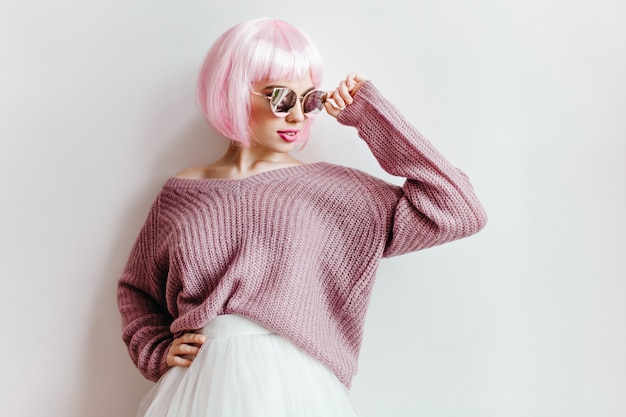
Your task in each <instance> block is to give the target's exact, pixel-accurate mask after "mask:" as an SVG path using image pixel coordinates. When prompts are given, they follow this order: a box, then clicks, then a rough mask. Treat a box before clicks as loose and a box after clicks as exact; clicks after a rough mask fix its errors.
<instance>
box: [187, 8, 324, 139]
mask: <svg viewBox="0 0 626 417" xmlns="http://www.w3.org/2000/svg"><path fill="white" fill-rule="evenodd" d="M306 76H311V80H312V81H313V84H314V87H315V88H319V85H320V84H321V81H322V80H321V78H322V68H321V60H320V57H319V53H318V52H317V48H316V47H315V46H314V45H313V43H312V42H311V41H310V40H309V38H308V37H307V36H306V35H305V34H304V33H302V32H301V31H300V30H298V29H296V28H295V27H293V26H292V25H290V24H289V23H287V22H283V21H281V20H272V19H255V20H249V21H245V22H242V23H239V24H238V25H236V26H234V27H232V28H230V29H229V30H227V31H226V32H224V34H222V35H221V36H220V37H219V38H218V39H217V40H216V41H215V43H214V44H213V46H212V47H211V49H210V50H209V52H208V54H207V56H206V58H205V60H204V63H203V64H202V68H201V70H200V75H199V77H198V85H197V101H198V105H199V107H200V110H201V111H202V113H203V114H204V117H205V118H206V119H207V121H208V122H209V123H211V124H212V125H213V126H214V127H215V128H216V129H217V130H218V131H219V132H220V133H221V134H222V135H224V136H226V137H227V138H228V139H231V140H234V141H237V142H239V143H240V144H242V145H243V146H249V145H250V129H249V118H250V109H251V91H252V86H253V84H255V83H258V82H262V81H272V80H281V79H286V80H289V81H291V80H297V79H300V78H303V77H306ZM310 122H311V119H308V120H307V121H306V124H305V126H304V129H303V130H304V131H303V132H302V133H303V134H302V141H306V138H307V137H308V133H309V130H310Z"/></svg>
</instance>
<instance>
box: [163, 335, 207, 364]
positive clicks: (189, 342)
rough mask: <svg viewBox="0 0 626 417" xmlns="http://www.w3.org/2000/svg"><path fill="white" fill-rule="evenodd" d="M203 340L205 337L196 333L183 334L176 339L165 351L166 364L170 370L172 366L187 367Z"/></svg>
mask: <svg viewBox="0 0 626 417" xmlns="http://www.w3.org/2000/svg"><path fill="white" fill-rule="evenodd" d="M205 340H206V336H204V335H202V334H198V333H184V334H183V335H182V336H180V337H177V338H176V339H174V341H173V342H172V345H171V346H170V349H169V350H168V351H167V358H166V362H167V364H168V365H169V366H170V368H171V367H173V366H183V367H185V368H187V367H189V365H191V362H192V361H193V360H194V359H195V358H196V355H197V354H198V352H199V351H200V346H202V344H203V343H204V341H205Z"/></svg>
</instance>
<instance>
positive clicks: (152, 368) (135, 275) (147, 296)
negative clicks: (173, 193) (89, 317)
mask: <svg viewBox="0 0 626 417" xmlns="http://www.w3.org/2000/svg"><path fill="white" fill-rule="evenodd" d="M161 234H162V228H161V227H160V225H159V200H158V199H157V201H156V202H155V203H154V205H153V206H152V209H151V210H150V213H149V214H148V218H147V220H146V222H145V224H144V225H143V227H142V229H141V231H140V233H139V236H138V238H137V240H136V242H135V245H134V247H133V249H132V251H131V254H130V258H129V259H128V262H127V264H126V267H125V269H124V272H123V274H122V276H121V277H120V279H119V282H118V290H117V301H118V307H119V310H120V313H121V315H122V328H123V334H122V338H123V340H124V343H126V346H127V347H128V352H129V354H130V357H131V359H132V361H133V362H134V363H135V365H136V366H137V368H139V370H140V371H141V373H142V374H143V375H144V376H145V377H146V378H148V379H150V380H152V381H156V380H158V379H159V378H160V377H161V375H163V374H164V373H165V371H167V370H168V369H169V366H168V365H167V363H166V355H167V351H168V349H169V346H170V345H171V343H172V340H173V335H172V333H171V331H170V324H171V323H172V321H173V318H172V317H171V315H170V314H169V313H168V310H167V308H166V301H165V285H166V280H167V269H168V266H167V265H168V260H167V249H166V248H165V246H164V245H163V240H164V239H162V238H161Z"/></svg>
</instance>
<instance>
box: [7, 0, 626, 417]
mask: <svg viewBox="0 0 626 417" xmlns="http://www.w3.org/2000/svg"><path fill="white" fill-rule="evenodd" d="M624 4H625V3H624V2H618V1H607V0H600V1H597V0H594V1H591V0H584V1H583V0H580V1H576V0H574V1H565V0H561V1H540V0H527V1H495V0H478V1H475V2H465V1H460V0H457V1H454V0H447V1H426V0H413V1H384V2H382V1H381V2H377V3H376V4H371V3H369V2H364V1H356V0H351V1H330V0H318V1H316V2H314V5H313V6H307V5H306V3H303V2H284V1H278V0H266V1H263V2H261V1H256V0H255V1H252V0H246V1H226V0H221V1H191V0H181V1H164V0H150V1H148V0H135V1H127V0H126V1H122V0H108V1H92V0H82V1H72V0H56V1H44V0H39V1H35V0H22V1H19V2H18V1H8V0H0V60H1V65H0V187H1V188H0V190H1V198H2V204H1V205H0V210H1V215H0V279H1V281H0V282H1V283H0V309H1V310H0V320H1V331H2V343H1V344H0V360H1V369H2V370H1V371H0V415H3V416H25V417H30V416H33V417H34V416H64V417H110V416H131V415H134V410H135V408H136V406H137V403H138V402H139V400H140V398H141V396H142V395H143V393H144V392H145V391H146V390H147V389H148V388H149V386H150V384H149V383H147V382H145V381H144V380H142V378H141V377H140V375H139V373H138V371H136V370H135V369H134V367H133V366H132V364H131V362H130V360H129V358H128V355H127V354H126V351H125V347H124V346H123V344H122V342H121V340H120V322H119V315H118V312H117V309H116V303H115V286H116V280H117V278H118V276H119V274H120V273H121V270H122V268H123V265H124V263H125V261H126V257H127V256H128V252H129V250H130V247H131V245H132V243H133V241H134V239H135V236H136V234H137V232H138V230H139V228H140V227H141V224H142V223H143V220H144V218H145V215H146V213H147V210H148V208H149V206H150V204H151V202H152V199H153V198H154V196H155V194H156V193H157V191H158V189H159V187H160V185H161V184H162V183H163V181H164V180H165V179H166V178H167V177H168V176H170V175H173V174H174V173H176V172H177V171H179V170H181V169H182V168H184V167H186V166H188V165H195V164H203V163H207V162H209V161H211V160H212V159H213V158H214V157H215V156H217V155H218V154H219V153H220V152H221V150H222V149H223V147H224V142H223V140H221V139H219V138H217V136H216V134H215V133H214V132H213V131H212V130H211V129H209V128H208V127H207V126H206V125H205V124H204V122H203V121H202V119H201V117H200V116H199V113H198V112H197V110H196V108H195V105H194V101H193V89H194V82H195V75H196V72H197V69H198V66H199V65H200V62H201V60H202V58H203V56H204V54H205V52H206V50H207V49H208V47H209V45H210V44H211V42H212V41H213V40H214V39H215V38H216V37H217V36H218V35H219V34H220V33H221V32H222V31H223V30H225V29H226V28H228V27H230V26H231V25H233V24H235V23H237V22H239V21H240V20H243V19H247V18H252V17H258V16H270V17H278V18H283V19H286V20H289V21H291V22H293V23H295V24H296V25H298V26H300V27H302V28H303V29H304V30H305V31H307V32H308V33H309V34H310V36H311V37H312V38H313V39H314V41H315V42H316V43H317V44H318V46H319V49H320V50H321V53H322V55H323V57H324V60H325V63H326V65H325V68H326V72H325V82H324V87H326V88H331V87H333V86H334V85H335V84H336V83H337V82H338V80H339V79H340V78H341V77H343V76H344V75H345V74H347V73H348V72H350V71H359V72H361V73H362V74H364V75H366V76H367V77H369V78H371V79H372V80H373V81H374V82H375V83H376V85H377V86H378V87H379V89H380V90H381V91H382V92H383V93H384V94H385V95H387V97H389V98H390V99H391V100H392V101H393V102H394V103H395V104H396V105H397V106H398V107H399V108H400V109H401V110H402V111H403V113H405V114H406V115H407V116H408V118H409V119H410V120H412V121H413V123H414V124H415V125H416V126H417V127H418V128H419V129H420V130H421V131H422V132H423V133H424V134H425V135H426V136H427V137H428V138H430V139H431V141H432V142H433V143H435V144H436V146H438V147H439V149H441V150H442V152H443V153H444V154H446V155H447V156H448V157H449V159H450V160H451V161H452V162H453V163H455V164H456V165H457V166H459V167H461V168H462V169H463V170H465V171H466V172H467V173H468V174H469V175H470V177H471V178H472V180H473V182H474V185H475V188H476V190H477V192H478V194H479V195H480V197H481V198H482V200H483V201H484V204H485V206H486V208H487V210H488V212H489V215H490V222H489V224H488V227H487V228H486V229H485V230H484V231H483V232H481V233H480V234H479V235H476V236H475V237H472V238H470V239H467V240H462V241H459V242H455V243H452V244H449V245H446V246H442V247H439V248H434V249H429V250H427V251H423V252H420V253H415V254H410V255H406V256H403V257H399V258H394V259H390V260H385V261H384V262H383V264H382V266H381V269H380V273H379V279H378V281H377V283H376V286H375V292H374V296H373V299H372V303H371V309H370V312H369V315H368V321H367V327H366V336H365V341H364V346H363V351H362V355H361V361H360V372H359V374H358V375H357V377H356V379H355V381H354V388H353V391H352V396H353V398H354V402H355V405H356V407H357V408H358V409H359V411H360V415H361V416H362V417H370V416H371V417H373V416H431V417H432V416H442V417H449V416H457V417H470V416H479V417H487V416H493V417H502V416H507V417H509V416H510V417H516V416H519V417H533V416H537V417H545V416H549V417H553V416H554V417H556V416H568V417H577V416H580V417H588V416H602V417H609V416H616V417H617V416H624V415H626V402H625V401H624V398H625V397H626V395H625V394H626V356H625V355H624V352H626V326H625V324H626V323H625V321H626V303H624V300H625V296H626V284H625V280H624V278H625V276H626V273H625V272H624V271H625V266H626V265H625V262H624V260H623V259H624V256H623V252H624V249H625V244H624V236H625V235H626V225H625V222H624V217H623V216H624V213H625V212H626V196H625V190H626V187H625V182H626V163H625V162H626V161H625V160H624V159H625V156H626V140H625V139H626V138H625V134H624V132H625V131H626V117H625V116H626V84H625V82H624V74H626V56H625V51H626V26H625V25H624V24H623V23H624V22H625V21H626V7H625V5H624ZM300 157H301V158H303V159H305V160H307V161H313V160H318V159H323V160H328V161H331V162H337V163H341V164H346V165H350V166H354V167H357V168H360V169H364V170H367V171H369V172H371V173H374V174H376V175H381V176H384V177H385V178H388V177H387V176H385V174H384V173H382V171H381V170H380V168H378V166H377V164H376V162H375V161H374V159H373V157H372V156H371V155H370V154H369V152H368V151H367V149H366V148H365V146H364V145H363V144H362V143H361V142H360V140H359V139H358V138H357V137H356V135H355V133H354V132H353V131H352V130H350V129H348V128H345V127H343V126H339V125H338V124H337V123H336V122H334V120H332V119H331V118H329V117H325V116H322V117H320V118H319V119H318V121H317V126H316V127H315V129H314V132H313V139H312V140H311V141H310V143H309V145H308V147H307V148H306V149H305V150H304V151H303V153H302V154H301V155H300ZM394 181H395V180H394Z"/></svg>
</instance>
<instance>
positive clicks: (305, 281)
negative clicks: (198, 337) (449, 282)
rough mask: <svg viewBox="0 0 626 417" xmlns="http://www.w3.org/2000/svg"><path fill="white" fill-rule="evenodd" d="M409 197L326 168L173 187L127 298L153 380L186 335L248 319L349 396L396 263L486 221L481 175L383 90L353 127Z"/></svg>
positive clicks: (369, 88)
mask: <svg viewBox="0 0 626 417" xmlns="http://www.w3.org/2000/svg"><path fill="white" fill-rule="evenodd" d="M339 121H340V122H341V123H342V124H345V125H349V126H355V127H356V128H357V130H358V133H359V136H360V137H361V138H363V140H365V142H366V143H367V144H368V146H369V147H370V149H371V151H372V153H373V154H374V156H375V157H376V159H377V160H378V161H379V163H380V164H381V166H382V167H383V168H384V169H385V170H386V171H387V172H389V173H390V174H393V175H396V176H401V177H404V178H407V180H406V182H405V184H404V186H403V187H398V186H395V185H391V184H388V183H386V182H384V181H382V180H380V179H377V178H375V177H372V176H370V175H368V174H366V173H363V172H361V171H358V170H355V169H351V168H346V167H342V166H337V165H332V164H328V163H314V164H308V165H301V166H295V167H289V168H282V169H277V170H273V171H268V172H264V173H261V174H257V175H254V176H251V177H248V178H244V179H240V180H228V179H199V180H198V179H180V178H171V179H169V180H168V181H167V182H166V183H165V185H164V187H163V189H162V190H161V192H160V193H159V195H158V196H157V198H156V201H155V203H154V205H153V206H152V209H151V211H150V213H149V215H148V218H147V220H146V223H145V225H144V226H143V228H142V230H141V232H140V234H139V237H138V239H137V241H136V243H135V246H134V248H133V250H132V253H131V255H130V259H129V260H128V263H127V265H126V268H125V270H124V272H123V275H122V277H121V278H120V281H119V287H118V304H119V308H120V311H121V314H122V319H123V339H124V341H125V343H126V344H127V346H128V349H129V352H130V356H131V358H132V360H133V361H134V362H135V364H136V365H137V367H138V368H139V369H140V370H141V372H142V373H143V375H144V376H145V377H147V378H149V379H151V380H157V379H158V378H159V377H160V376H161V375H162V374H163V373H164V372H165V371H166V370H167V369H168V365H167V364H166V362H165V357H166V353H167V350H168V348H169V346H170V344H171V342H172V340H173V338H174V337H176V336H178V335H180V334H181V333H182V332H183V331H184V330H186V329H198V328H201V327H203V326H204V325H205V324H206V323H207V322H209V321H210V320H212V319H213V318H215V317H216V316H218V315H221V314H230V313H236V314H240V315H243V316H245V317H248V318H250V319H252V320H255V321H257V322H258V323H260V324H262V325H263V326H265V327H267V328H268V329H271V330H272V331H274V332H276V333H278V334H280V335H282V336H284V337H286V338H287V339H289V340H290V341H291V342H292V343H294V344H295V345H296V346H298V347H300V348H301V349H303V350H304V351H306V352H308V353H309V354H310V355H312V356H313V357H315V358H317V359H318V360H319V361H321V362H322V363H323V364H325V365H326V366H328V367H329V368H330V369H331V370H332V371H333V372H334V373H335V374H336V375H337V377H338V378H339V379H340V380H341V381H342V382H343V383H344V384H345V385H346V386H347V387H349V386H350V384H351V380H352V377H353V376H354V374H355V373H356V369H357V358H358V355H359V350H360V347H361V340H362V335H363V325H364V320H365V312H366V309H367V305H368V302H369V298H370V293H371V290H372V285H373V283H374V277H375V273H376V268H377V266H378V263H379V261H380V259H381V258H382V257H388V256H394V255H400V254H403V253H406V252H410V251H415V250H419V249H423V248H427V247H430V246H434V245H438V244H441V243H444V242H449V241H451V240H454V239H459V238H462V237H466V236H469V235H471V234H473V233H476V232H477V231H479V230H480V229H481V228H482V227H483V226H484V224H485V221H486V214H485V212H484V210H483V208H482V206H481V204H480V202H479V201H478V199H477V198H476V196H475V195H474V192H473V190H472V186H471V185H470V182H469V180H468V178H467V177H466V176H465V175H464V174H463V173H462V172H461V171H459V170H457V169H456V168H454V167H453V166H452V165H450V163H449V162H447V161H446V160H445V159H444V157H443V156H442V155H441V154H440V153H439V152H438V151H437V150H435V148H434V147H433V146H432V145H431V144H430V143H429V142H428V141H427V140H426V139H424V138H423V137H422V136H421V135H420V133H419V132H418V131H417V130H416V129H415V128H413V127H412V126H411V125H410V124H409V123H408V122H407V121H406V120H405V119H404V118H403V116H402V115H401V114H400V113H399V112H398V111H397V110H396V108H395V107H394V106H393V105H392V104H390V103H389V102H388V101H386V100H385V99H384V98H383V97H382V96H381V95H380V93H379V92H378V91H377V90H376V88H375V87H374V86H373V85H372V84H371V83H370V82H367V83H365V84H364V85H363V86H362V87H361V88H360V89H359V91H358V93H357V94H356V96H355V99H354V102H353V103H352V104H351V105H349V106H348V107H347V108H346V109H345V110H344V111H343V112H341V114H340V116H339Z"/></svg>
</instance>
